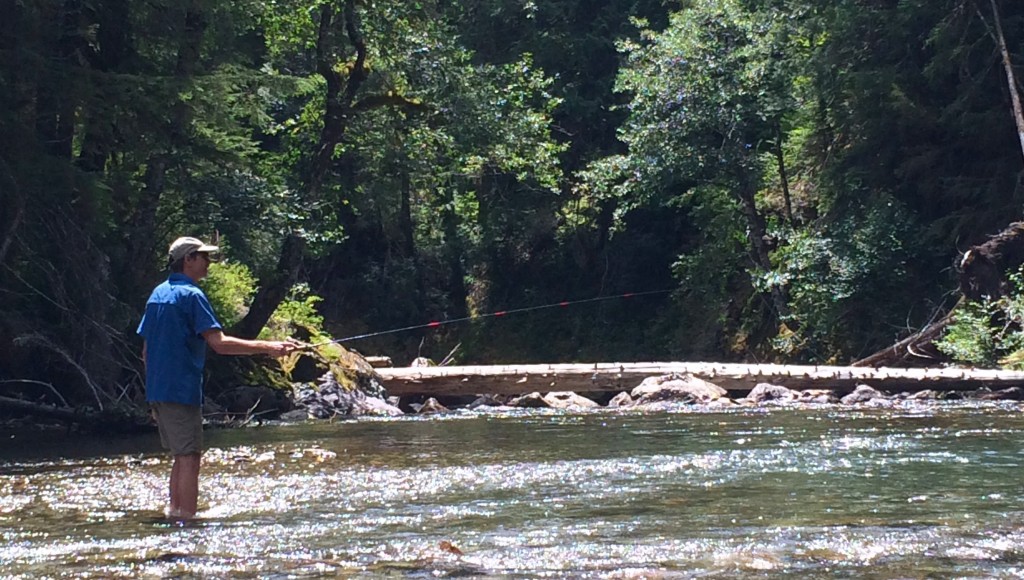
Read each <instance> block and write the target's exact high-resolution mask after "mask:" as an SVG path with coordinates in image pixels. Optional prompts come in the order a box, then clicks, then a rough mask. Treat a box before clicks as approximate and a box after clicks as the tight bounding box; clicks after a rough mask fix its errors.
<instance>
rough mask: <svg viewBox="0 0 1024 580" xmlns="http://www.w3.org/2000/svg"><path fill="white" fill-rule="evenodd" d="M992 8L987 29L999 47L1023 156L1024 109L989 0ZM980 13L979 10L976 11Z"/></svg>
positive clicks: (996, 9)
mask: <svg viewBox="0 0 1024 580" xmlns="http://www.w3.org/2000/svg"><path fill="white" fill-rule="evenodd" d="M989 3H990V4H991V6H992V19H993V27H994V29H991V28H990V29H989V34H991V35H992V37H993V40H995V42H996V45H997V46H998V47H999V54H1000V56H1001V57H1002V61H1003V70H1004V71H1005V73H1006V85H1007V87H1008V88H1009V90H1010V102H1011V103H1012V106H1013V120H1014V123H1016V125H1017V137H1018V139H1019V141H1020V150H1021V155H1024V107H1022V106H1021V98H1020V91H1018V90H1017V79H1016V76H1015V75H1014V73H1013V62H1012V61H1011V59H1010V50H1009V49H1008V48H1007V46H1006V36H1005V35H1004V34H1003V22H1002V18H1001V17H1000V16H999V6H998V5H997V4H996V0H989ZM978 12H979V13H980V12H981V9H980V8H979V9H978Z"/></svg>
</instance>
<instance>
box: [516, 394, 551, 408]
mask: <svg viewBox="0 0 1024 580" xmlns="http://www.w3.org/2000/svg"><path fill="white" fill-rule="evenodd" d="M508 405H509V406H510V407H520V408H523V409H546V408H548V407H550V406H551V405H549V404H548V402H547V401H545V400H544V397H543V396H542V395H541V394H540V393H538V392H533V393H528V394H525V395H521V396H519V397H516V398H514V399H512V400H511V401H509V402H508Z"/></svg>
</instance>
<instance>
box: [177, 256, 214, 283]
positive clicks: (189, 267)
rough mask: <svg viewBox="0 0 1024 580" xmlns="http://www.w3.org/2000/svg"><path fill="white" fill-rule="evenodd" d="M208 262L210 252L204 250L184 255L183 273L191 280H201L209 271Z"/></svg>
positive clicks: (209, 260)
mask: <svg viewBox="0 0 1024 580" xmlns="http://www.w3.org/2000/svg"><path fill="white" fill-rule="evenodd" d="M210 262H211V259H210V254H208V253H206V252H192V253H191V254H189V255H188V256H185V268H184V271H183V273H184V274H185V275H186V276H188V277H189V278H191V279H193V280H196V281H199V280H202V279H203V278H205V277H206V275H207V274H208V273H209V272H210Z"/></svg>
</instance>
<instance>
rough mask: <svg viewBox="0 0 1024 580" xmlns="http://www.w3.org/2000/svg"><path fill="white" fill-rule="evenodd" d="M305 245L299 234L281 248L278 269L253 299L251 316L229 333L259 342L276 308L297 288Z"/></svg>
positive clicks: (239, 322) (294, 235) (290, 235)
mask: <svg viewBox="0 0 1024 580" xmlns="http://www.w3.org/2000/svg"><path fill="white" fill-rule="evenodd" d="M305 250H306V242H305V240H304V239H303V238H302V237H301V236H298V235H296V234H289V235H288V237H286V238H285V240H284V243H282V244H281V257H280V258H279V260H278V262H277V268H275V269H274V271H273V272H272V273H271V274H270V275H268V276H265V277H264V278H263V280H261V282H262V284H261V285H260V289H259V290H258V291H257V292H256V296H255V297H254V298H253V301H252V305H251V306H250V307H249V312H248V313H246V315H245V317H244V318H242V320H239V321H238V323H237V324H235V326H234V327H232V328H231V329H230V332H231V334H234V335H235V336H239V337H241V338H250V339H251V338H256V336H257V335H259V333H260V331H261V330H263V327H264V326H266V324H267V321H268V320H270V317H271V316H272V315H273V314H274V311H275V310H277V307H278V306H279V305H280V304H281V302H282V301H283V300H284V299H285V298H286V297H287V296H288V291H289V290H291V288H292V286H293V285H295V281H296V279H297V278H298V273H299V266H300V265H301V263H302V257H303V255H304V254H305Z"/></svg>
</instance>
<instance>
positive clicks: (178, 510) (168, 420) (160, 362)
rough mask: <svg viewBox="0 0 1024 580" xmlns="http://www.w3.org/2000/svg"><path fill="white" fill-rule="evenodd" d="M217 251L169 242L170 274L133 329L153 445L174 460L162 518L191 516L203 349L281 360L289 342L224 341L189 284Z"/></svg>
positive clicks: (190, 241) (191, 241)
mask: <svg viewBox="0 0 1024 580" xmlns="http://www.w3.org/2000/svg"><path fill="white" fill-rule="evenodd" d="M218 250H219V248H218V247H217V246H212V245H209V244H205V243H203V242H202V241H200V240H198V239H196V238H192V237H182V238H178V239H177V240H174V242H173V243H172V244H171V247H170V249H169V251H168V262H169V266H168V268H169V270H170V275H169V276H168V277H167V280H166V281H164V282H163V283H161V284H160V285H158V286H157V287H156V288H155V289H153V293H152V294H151V295H150V297H149V300H148V301H147V302H146V311H145V313H144V314H143V316H142V322H140V323H139V328H138V331H137V332H138V333H139V335H141V336H142V338H143V344H142V360H143V362H144V363H145V366H146V400H147V401H148V402H149V404H150V407H151V409H152V413H153V417H154V418H155V419H156V424H157V428H158V430H159V431H160V442H161V443H162V444H163V446H164V447H165V448H166V449H168V450H170V452H171V455H172V456H173V457H174V464H173V467H172V468H171V479H170V506H169V507H168V511H167V515H168V517H171V518H175V519H190V518H193V517H195V514H196V509H197V503H198V498H199V464H200V457H201V455H202V451H203V416H202V404H203V366H204V365H205V362H206V346H207V345H209V346H210V348H212V349H213V350H214V352H216V353H217V354H224V355H255V354H266V355H270V356H282V355H285V354H287V353H289V352H290V351H292V350H293V349H295V348H297V347H298V346H299V343H297V342H281V341H271V340H246V339H242V338H237V337H234V336H228V335H226V334H224V331H223V330H222V327H221V324H220V322H218V321H217V317H216V315H215V314H214V313H213V308H212V307H211V306H210V302H209V300H207V298H206V294H204V293H203V291H202V290H201V289H200V288H199V287H198V286H197V285H196V283H197V282H199V280H202V279H203V278H205V277H206V275H207V273H208V271H209V268H210V261H211V257H210V255H211V254H213V253H215V252H217V251H218Z"/></svg>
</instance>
